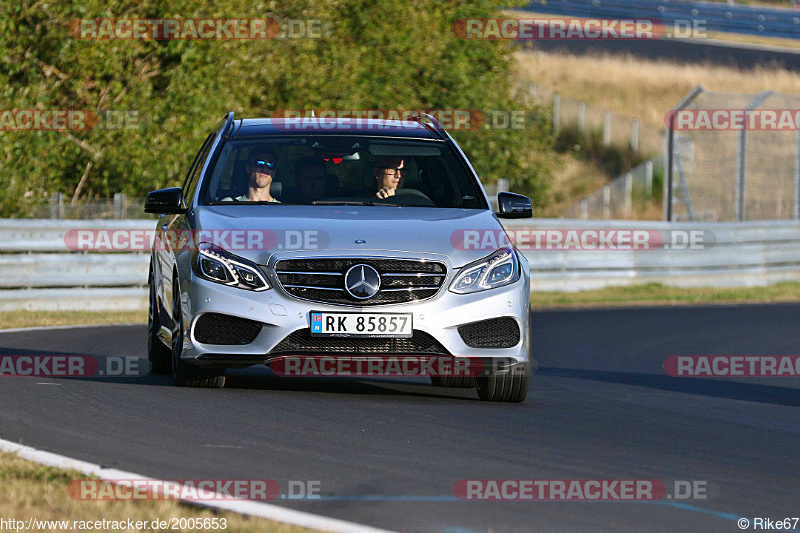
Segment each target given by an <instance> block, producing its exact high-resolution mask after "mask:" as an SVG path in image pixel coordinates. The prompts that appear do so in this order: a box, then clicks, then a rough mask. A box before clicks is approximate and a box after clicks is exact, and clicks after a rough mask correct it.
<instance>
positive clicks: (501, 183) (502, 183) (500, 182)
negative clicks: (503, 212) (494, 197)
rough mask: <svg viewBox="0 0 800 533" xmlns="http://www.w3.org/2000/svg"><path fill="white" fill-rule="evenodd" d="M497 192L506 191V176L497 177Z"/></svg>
mask: <svg viewBox="0 0 800 533" xmlns="http://www.w3.org/2000/svg"><path fill="white" fill-rule="evenodd" d="M497 192H508V180H507V179H506V178H498V179H497ZM495 194H497V193H495Z"/></svg>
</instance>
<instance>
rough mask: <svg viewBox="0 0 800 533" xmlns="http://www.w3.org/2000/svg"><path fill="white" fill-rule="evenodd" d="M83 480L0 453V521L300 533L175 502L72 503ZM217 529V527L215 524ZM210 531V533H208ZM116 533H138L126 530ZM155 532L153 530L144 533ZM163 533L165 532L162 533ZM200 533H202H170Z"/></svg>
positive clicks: (74, 473)
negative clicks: (196, 524)
mask: <svg viewBox="0 0 800 533" xmlns="http://www.w3.org/2000/svg"><path fill="white" fill-rule="evenodd" d="M75 479H87V476H86V475H84V474H81V473H80V472H77V471H71V470H61V469H58V468H51V467H48V466H42V465H39V464H37V463H34V462H31V461H26V460H24V459H21V458H20V457H18V456H16V455H14V454H10V453H0V517H2V518H3V519H5V520H9V519H12V518H13V519H16V520H23V521H27V520H28V519H29V518H37V519H39V520H69V522H70V524H69V527H67V528H61V527H58V526H55V527H52V526H51V527H45V528H40V529H36V528H34V529H33V530H32V531H77V529H75V528H73V527H72V521H73V520H83V521H97V520H103V519H105V520H108V521H127V520H128V519H131V520H133V521H134V522H136V521H147V522H148V523H152V521H153V520H154V519H159V520H167V521H169V520H170V519H171V518H225V520H226V521H227V527H226V528H221V529H220V531H226V532H243V533H244V532H247V533H249V532H252V533H257V532H270V533H301V532H305V531H310V530H308V529H305V528H300V527H295V526H289V525H286V524H280V523H277V522H272V521H269V520H264V519H262V518H250V517H246V516H243V515H239V514H236V513H228V512H219V513H215V512H213V511H210V510H203V509H200V508H197V507H188V506H185V505H181V504H179V503H177V502H175V501H119V500H118V501H86V500H74V499H72V498H70V496H69V495H68V492H67V487H68V486H69V482H70V481H72V480H75ZM218 524H219V522H218ZM208 530H210V529H208ZM119 531H141V530H126V529H122V530H119ZM144 531H159V529H150V528H147V529H144ZM165 531H166V530H165ZM169 531H173V530H172V529H169ZM174 531H206V530H197V529H194V530H188V529H187V530H174Z"/></svg>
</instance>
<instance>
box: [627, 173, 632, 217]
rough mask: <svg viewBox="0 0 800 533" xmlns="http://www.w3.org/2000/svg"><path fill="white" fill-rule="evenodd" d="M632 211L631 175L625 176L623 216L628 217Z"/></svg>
mask: <svg viewBox="0 0 800 533" xmlns="http://www.w3.org/2000/svg"><path fill="white" fill-rule="evenodd" d="M632 209H633V174H631V173H630V172H628V173H627V174H625V215H626V216H630V214H631V210H632Z"/></svg>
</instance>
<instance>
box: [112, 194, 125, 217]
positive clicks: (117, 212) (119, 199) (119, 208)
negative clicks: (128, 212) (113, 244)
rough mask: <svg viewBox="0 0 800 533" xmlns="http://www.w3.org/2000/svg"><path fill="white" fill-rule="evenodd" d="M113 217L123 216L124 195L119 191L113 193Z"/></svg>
mask: <svg viewBox="0 0 800 533" xmlns="http://www.w3.org/2000/svg"><path fill="white" fill-rule="evenodd" d="M114 218H115V219H121V218H125V195H124V194H122V193H121V192H116V193H114Z"/></svg>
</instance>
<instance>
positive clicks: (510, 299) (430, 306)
mask: <svg viewBox="0 0 800 533" xmlns="http://www.w3.org/2000/svg"><path fill="white" fill-rule="evenodd" d="M367 255H368V254H365V256H367ZM276 260H277V259H276ZM274 262H275V261H271V262H270V264H274ZM267 271H268V272H271V269H269V268H268V269H267ZM456 274H457V271H456V270H454V269H453V268H452V267H451V266H450V265H449V264H448V274H447V278H446V280H445V282H444V284H443V286H442V288H441V289H440V290H439V292H438V293H437V294H436V296H434V297H432V298H430V299H428V300H423V301H419V302H409V303H402V304H391V305H377V306H360V307H356V306H342V305H333V304H327V303H321V302H310V301H306V300H301V299H298V298H295V297H293V296H291V295H289V294H288V293H286V292H285V291H284V290H283V288H282V287H281V286H280V284H279V283H278V280H277V278H276V277H275V275H274V273H272V274H269V273H268V278H269V281H270V283H271V284H272V288H271V289H269V290H267V291H263V292H251V291H246V290H242V289H237V288H231V287H227V286H224V285H220V284H217V283H214V282H210V281H206V280H204V279H200V278H198V277H196V276H195V275H194V273H193V272H191V271H190V272H189V273H188V277H185V278H184V279H183V280H182V283H181V292H182V298H181V301H182V302H183V306H184V309H183V316H184V328H185V335H184V346H183V354H182V358H183V359H184V360H185V361H187V362H189V363H193V364H197V365H214V366H223V367H241V366H249V365H253V364H265V363H269V361H270V360H271V359H272V358H274V357H275V355H274V354H271V353H270V352H272V351H273V349H274V348H275V347H276V346H277V345H278V343H280V342H281V341H282V340H283V339H285V338H286V337H287V336H289V335H290V334H292V333H294V332H296V331H298V330H303V329H308V328H310V322H311V319H310V312H311V311H331V312H342V311H349V312H359V311H363V312H370V313H389V312H402V313H412V315H413V327H414V330H415V331H421V332H424V333H427V334H429V335H431V336H432V337H433V338H434V339H436V341H438V342H439V343H440V344H441V345H442V347H443V348H444V349H445V350H446V351H447V352H448V354H449V355H451V356H454V357H480V358H482V359H484V360H486V359H489V360H491V359H498V360H505V361H510V362H511V364H512V365H519V364H527V363H530V352H531V346H530V342H531V341H530V335H529V331H530V284H529V283H530V282H529V277H528V274H527V268H524V269H523V271H522V275H521V277H520V279H519V280H518V281H517V282H515V283H513V284H511V285H507V286H505V287H501V288H497V289H490V290H487V291H482V292H478V293H473V294H455V293H452V292H450V291H449V290H448V287H449V285H450V283H451V281H452V280H453V278H454V277H455V275H456ZM205 313H220V314H225V315H230V316H234V317H239V318H245V319H249V320H254V321H257V322H260V323H262V324H264V326H263V328H262V329H261V331H260V333H258V335H257V337H256V338H255V340H253V341H252V342H251V343H249V344H246V345H219V344H203V343H201V342H199V341H198V340H197V338H196V336H195V334H194V329H195V325H196V323H197V319H198V318H199V317H200V316H201V315H203V314H205ZM497 317H511V318H513V319H514V320H515V321H516V322H517V324H518V326H519V328H520V340H519V342H518V343H517V344H516V345H515V346H512V347H510V348H492V349H489V348H472V347H469V346H467V344H466V343H465V342H464V340H463V339H462V338H461V335H460V334H459V332H458V327H459V326H462V325H465V324H469V323H472V322H478V321H481V320H486V319H490V318H497ZM387 355H389V354H387ZM409 355H411V354H409Z"/></svg>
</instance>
